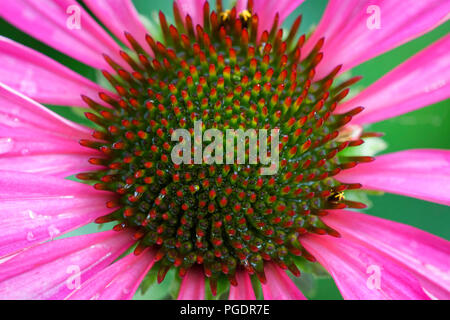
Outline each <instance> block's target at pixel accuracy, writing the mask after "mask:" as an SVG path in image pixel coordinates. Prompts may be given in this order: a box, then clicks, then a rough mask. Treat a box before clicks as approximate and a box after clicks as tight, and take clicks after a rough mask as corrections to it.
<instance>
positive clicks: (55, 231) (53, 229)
mask: <svg viewBox="0 0 450 320" xmlns="http://www.w3.org/2000/svg"><path fill="white" fill-rule="evenodd" d="M60 233H61V231H59V230H58V228H56V227H55V225H53V224H52V225H51V226H49V227H48V234H49V235H50V238H51V239H53V238H55V237H56V236H57V235H59V234H60Z"/></svg>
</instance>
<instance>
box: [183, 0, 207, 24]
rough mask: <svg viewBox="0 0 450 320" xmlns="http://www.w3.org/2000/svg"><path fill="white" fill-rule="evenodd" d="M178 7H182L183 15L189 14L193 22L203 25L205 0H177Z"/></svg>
mask: <svg viewBox="0 0 450 320" xmlns="http://www.w3.org/2000/svg"><path fill="white" fill-rule="evenodd" d="M176 2H177V4H178V8H179V9H180V13H181V17H183V18H185V17H186V16H187V15H189V16H190V17H191V18H192V23H193V25H194V28H195V26H197V25H198V24H199V25H201V26H202V25H203V6H204V5H205V2H206V1H205V0H176Z"/></svg>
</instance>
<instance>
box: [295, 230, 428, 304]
mask: <svg viewBox="0 0 450 320" xmlns="http://www.w3.org/2000/svg"><path fill="white" fill-rule="evenodd" d="M300 241H301V243H302V245H303V246H304V247H305V249H306V250H308V251H309V252H310V253H311V254H312V255H314V256H315V257H316V259H317V261H318V262H319V263H320V264H321V265H322V266H324V268H325V269H327V270H328V272H329V273H330V274H331V276H332V277H333V279H334V281H335V282H336V285H337V287H338V288H339V290H340V291H341V294H342V296H343V297H344V299H350V300H356V299H358V300H359V299H362V300H372V299H374V300H385V299H389V300H390V299H393V300H398V299H400V300H405V299H408V300H409V299H413V300H428V296H427V295H426V294H425V293H424V291H423V290H422V287H421V285H420V283H419V282H418V280H417V279H416V278H415V277H414V276H412V275H411V274H410V273H409V272H408V271H407V270H406V269H404V268H402V267H401V266H399V265H398V264H396V263H395V262H394V261H392V260H391V259H389V258H386V257H385V256H384V255H382V254H380V253H379V252H377V251H374V250H371V249H369V248H366V247H364V246H361V245H360V244H358V243H356V242H353V241H349V240H348V239H346V238H340V239H337V238H333V237H330V236H319V235H307V236H304V237H302V238H301V239H300Z"/></svg>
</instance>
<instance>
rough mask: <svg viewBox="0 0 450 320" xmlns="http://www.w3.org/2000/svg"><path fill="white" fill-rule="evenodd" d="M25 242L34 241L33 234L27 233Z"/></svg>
mask: <svg viewBox="0 0 450 320" xmlns="http://www.w3.org/2000/svg"><path fill="white" fill-rule="evenodd" d="M27 240H28V241H34V240H35V237H34V234H33V232H31V231H28V233H27Z"/></svg>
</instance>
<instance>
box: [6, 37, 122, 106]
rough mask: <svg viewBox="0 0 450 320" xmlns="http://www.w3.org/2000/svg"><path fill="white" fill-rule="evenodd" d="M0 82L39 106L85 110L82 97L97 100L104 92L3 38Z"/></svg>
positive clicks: (42, 56)
mask: <svg viewBox="0 0 450 320" xmlns="http://www.w3.org/2000/svg"><path fill="white" fill-rule="evenodd" d="M0 82H2V83H4V84H6V85H8V86H9V87H11V88H13V89H14V90H16V91H19V92H21V93H23V94H24V95H26V96H28V97H30V98H32V99H33V100H35V101H37V102H40V103H46V104H53V105H64V106H83V107H86V104H85V103H84V102H83V100H82V99H81V95H82V94H84V95H86V96H90V97H96V96H97V94H98V92H99V91H105V89H103V88H102V87H100V86H99V85H97V84H95V83H93V82H92V81H90V80H88V79H86V78H83V77H82V76H80V75H79V74H77V73H75V72H73V71H72V70H70V69H68V68H66V67H65V66H63V65H61V64H59V63H58V62H56V61H54V60H52V59H50V58H49V57H47V56H45V55H43V54H41V53H39V52H37V51H34V50H32V49H30V48H27V47H25V46H23V45H21V44H19V43H17V42H14V41H12V40H10V39H7V38H4V37H1V36H0ZM112 95H113V94H112Z"/></svg>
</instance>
